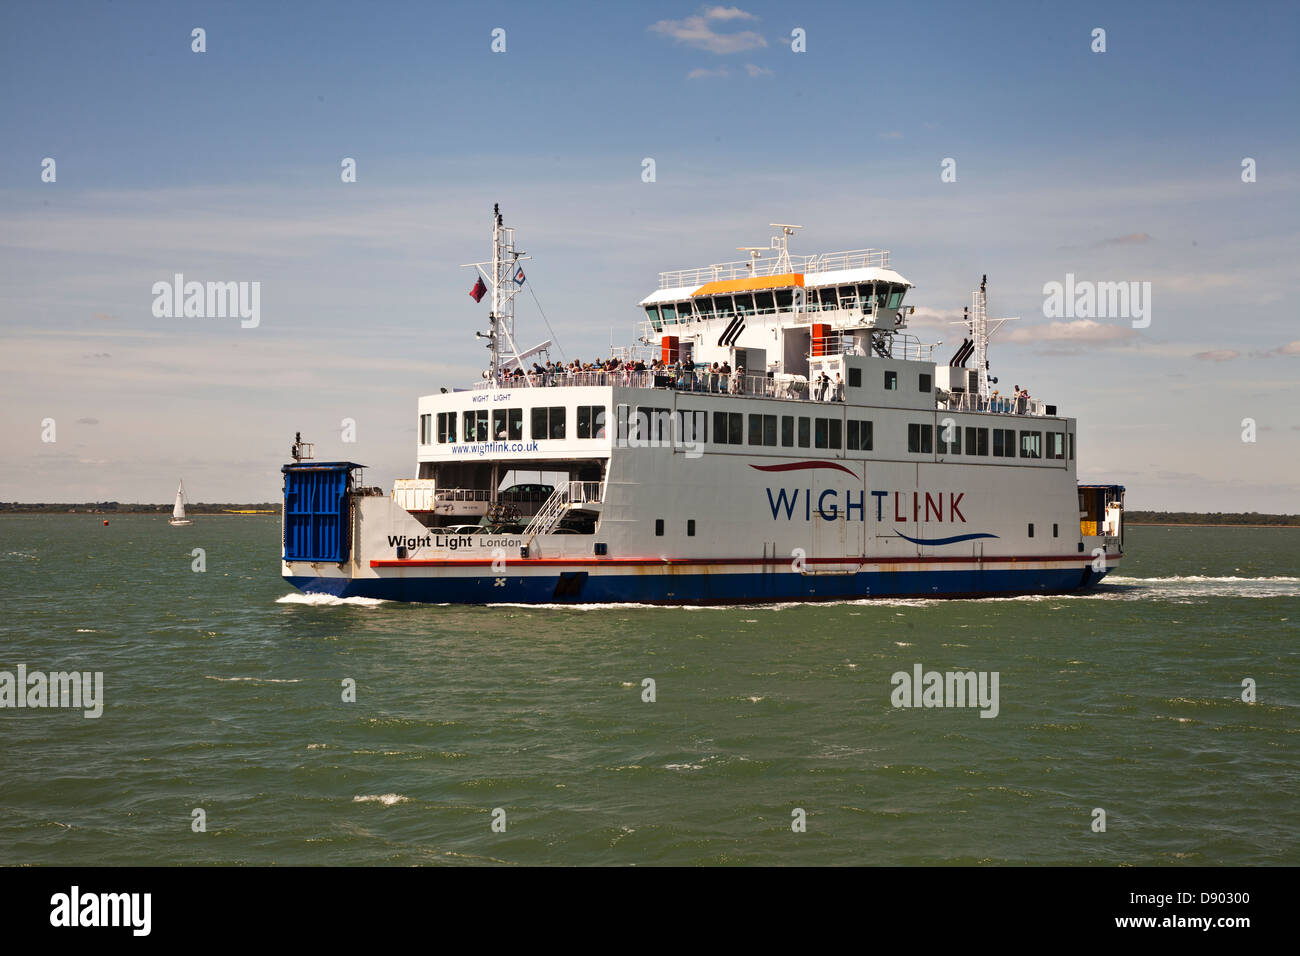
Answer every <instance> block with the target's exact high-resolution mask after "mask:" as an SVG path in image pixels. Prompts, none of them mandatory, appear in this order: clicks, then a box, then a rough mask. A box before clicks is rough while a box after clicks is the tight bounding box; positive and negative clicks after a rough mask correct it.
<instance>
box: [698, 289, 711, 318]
mask: <svg viewBox="0 0 1300 956" xmlns="http://www.w3.org/2000/svg"><path fill="white" fill-rule="evenodd" d="M695 308H696V309H697V310H698V311H699V313H700V316H701V317H702V318H705V319H711V318H713V297H712V296H709V295H702V296H700V297H699V298H698V299H696V300H695Z"/></svg>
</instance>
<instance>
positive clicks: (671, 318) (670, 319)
mask: <svg viewBox="0 0 1300 956" xmlns="http://www.w3.org/2000/svg"><path fill="white" fill-rule="evenodd" d="M659 314H660V315H661V316H663V324H664V325H676V324H677V306H675V305H669V304H667V303H665V304H664V305H661V306H659Z"/></svg>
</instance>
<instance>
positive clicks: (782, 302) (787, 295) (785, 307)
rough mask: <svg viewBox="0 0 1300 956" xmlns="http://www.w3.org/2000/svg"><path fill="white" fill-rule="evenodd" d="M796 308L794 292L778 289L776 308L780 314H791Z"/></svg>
mask: <svg viewBox="0 0 1300 956" xmlns="http://www.w3.org/2000/svg"><path fill="white" fill-rule="evenodd" d="M793 307H794V290H793V289H778V290H777V293H776V308H777V311H778V312H789V311H790V309H791V308H793Z"/></svg>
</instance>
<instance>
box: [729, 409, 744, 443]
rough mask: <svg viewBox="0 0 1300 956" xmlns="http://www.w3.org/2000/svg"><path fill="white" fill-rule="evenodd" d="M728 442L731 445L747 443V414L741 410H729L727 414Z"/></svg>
mask: <svg viewBox="0 0 1300 956" xmlns="http://www.w3.org/2000/svg"><path fill="white" fill-rule="evenodd" d="M727 432H728V435H727V439H728V441H727V443H728V444H730V445H743V444H744V443H745V416H744V415H742V414H740V412H729V413H728V414H727Z"/></svg>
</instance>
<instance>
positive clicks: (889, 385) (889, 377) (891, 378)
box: [885, 372, 898, 392]
mask: <svg viewBox="0 0 1300 956" xmlns="http://www.w3.org/2000/svg"><path fill="white" fill-rule="evenodd" d="M885 391H887V392H896V391H898V373H897V372H886V373H885Z"/></svg>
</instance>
